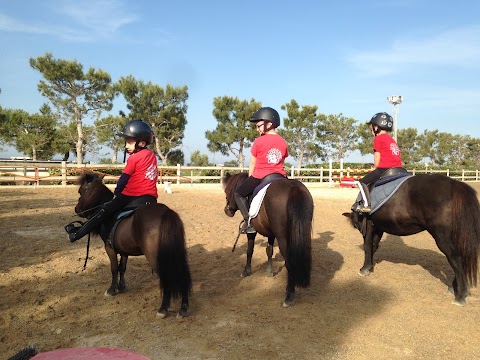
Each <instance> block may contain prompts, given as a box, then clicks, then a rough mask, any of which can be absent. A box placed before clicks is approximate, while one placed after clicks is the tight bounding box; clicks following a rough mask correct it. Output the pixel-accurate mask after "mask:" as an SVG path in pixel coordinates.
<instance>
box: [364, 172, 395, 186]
mask: <svg viewBox="0 0 480 360" xmlns="http://www.w3.org/2000/svg"><path fill="white" fill-rule="evenodd" d="M388 169H389V168H376V169H375V170H373V171H372V172H369V173H368V174H367V175H365V176H364V177H363V178H361V179H360V180H358V181H359V182H361V183H362V184H365V185H369V184H372V183H374V182H375V181H377V180H378V179H380V176H382V175H383V173H384V172H385V171H387V170H388Z"/></svg>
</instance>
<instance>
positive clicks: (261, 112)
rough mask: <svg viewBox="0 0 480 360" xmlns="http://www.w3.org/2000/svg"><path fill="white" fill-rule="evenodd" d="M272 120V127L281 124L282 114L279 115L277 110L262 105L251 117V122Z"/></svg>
mask: <svg viewBox="0 0 480 360" xmlns="http://www.w3.org/2000/svg"><path fill="white" fill-rule="evenodd" d="M262 120H263V121H270V122H271V123H272V124H273V127H272V128H276V127H279V126H280V115H278V112H277V110H275V109H272V108H271V107H262V108H260V109H258V110H257V112H256V113H255V114H253V117H252V118H251V119H250V121H251V122H258V121H262Z"/></svg>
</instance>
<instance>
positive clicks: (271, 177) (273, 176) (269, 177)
mask: <svg viewBox="0 0 480 360" xmlns="http://www.w3.org/2000/svg"><path fill="white" fill-rule="evenodd" d="M279 179H286V177H285V176H283V175H282V174H278V173H273V174H269V175H267V176H265V177H264V178H263V179H262V181H261V182H260V184H258V185H257V187H256V188H255V190H253V193H252V197H251V198H252V199H253V198H254V197H255V195H257V194H258V192H259V191H260V190H262V189H263V188H264V187H265V186H267V185H268V184H271V183H272V182H274V181H275V180H279Z"/></svg>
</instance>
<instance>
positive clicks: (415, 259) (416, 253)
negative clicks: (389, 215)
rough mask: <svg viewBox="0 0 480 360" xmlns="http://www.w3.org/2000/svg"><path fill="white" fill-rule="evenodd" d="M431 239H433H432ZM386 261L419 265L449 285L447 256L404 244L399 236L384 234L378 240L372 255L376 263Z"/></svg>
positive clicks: (450, 274) (450, 271)
mask: <svg viewBox="0 0 480 360" xmlns="http://www.w3.org/2000/svg"><path fill="white" fill-rule="evenodd" d="M432 241H434V240H433V239H432ZM361 247H362V250H363V246H361ZM382 261H387V262H391V263H395V264H405V265H419V266H421V267H422V268H423V269H425V270H427V271H428V272H429V273H430V274H431V275H432V276H433V277H435V278H437V279H439V280H440V281H441V282H442V283H444V284H445V285H447V286H449V285H450V284H451V280H450V281H449V280H448V276H453V274H452V269H451V267H450V266H449V264H448V262H447V258H446V257H445V255H443V254H442V253H440V252H436V251H434V250H428V249H419V248H416V247H411V246H409V245H407V244H405V242H404V240H403V239H402V237H400V236H396V235H391V234H385V235H384V237H382V240H381V241H380V245H379V248H378V250H377V252H376V253H375V255H374V262H375V263H376V264H379V263H381V262H382Z"/></svg>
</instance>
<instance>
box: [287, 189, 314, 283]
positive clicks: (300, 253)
mask: <svg viewBox="0 0 480 360" xmlns="http://www.w3.org/2000/svg"><path fill="white" fill-rule="evenodd" d="M302 186H303V185H302ZM312 219H313V200H312V197H311V195H310V193H309V192H308V191H303V190H302V189H301V188H300V186H294V187H292V188H290V191H289V195H288V201H287V228H288V230H287V231H288V237H287V258H286V263H287V269H288V276H290V277H291V279H292V281H293V283H294V285H295V286H300V287H308V286H309V285H310V272H311V269H312Z"/></svg>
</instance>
